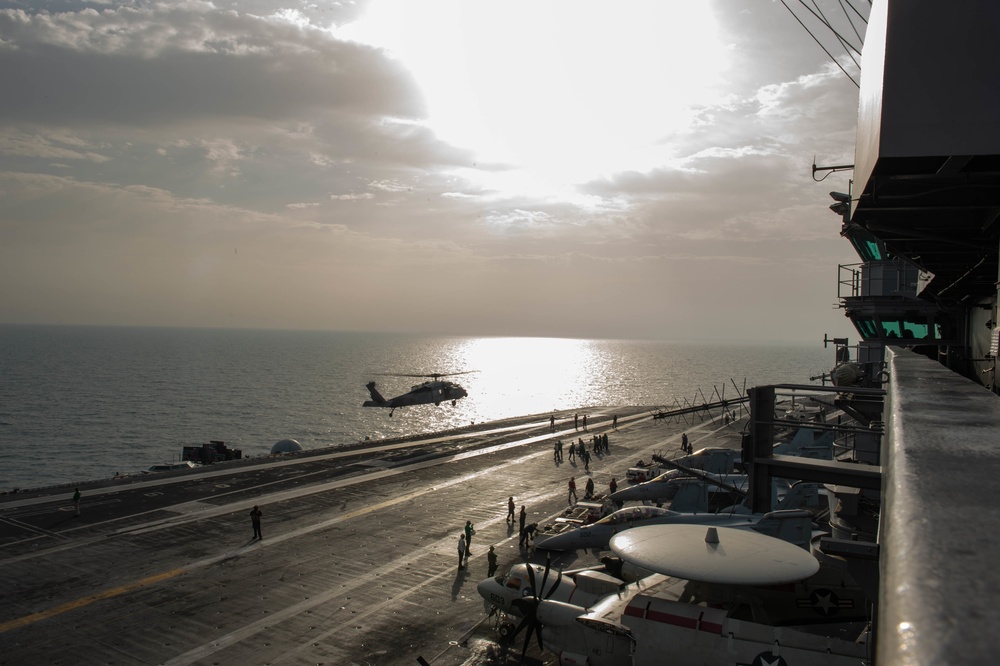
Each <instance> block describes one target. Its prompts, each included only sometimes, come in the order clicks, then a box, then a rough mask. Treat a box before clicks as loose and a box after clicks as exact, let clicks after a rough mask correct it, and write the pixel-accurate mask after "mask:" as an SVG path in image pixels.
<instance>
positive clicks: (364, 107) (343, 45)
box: [0, 8, 424, 126]
mask: <svg viewBox="0 0 1000 666" xmlns="http://www.w3.org/2000/svg"><path fill="white" fill-rule="evenodd" d="M0 35H2V39H3V42H2V45H0V60H2V62H3V67H2V68H0V86H2V89H3V90H4V95H3V96H2V97H0V114H2V115H3V116H4V118H5V119H6V120H7V121H8V122H12V121H13V122H18V121H20V122H33V123H59V124H66V125H72V126H81V125H83V126H86V125H104V124H121V125H131V126H147V125H149V124H163V123H171V124H173V123H184V122H186V121H189V120H193V121H197V120H202V119H206V118H211V117H229V118H240V117H246V118H260V119H271V120H276V119H284V118H289V117H296V116H303V115H304V116H307V117H308V116H312V115H317V114H322V113H328V112H333V111H339V112H348V113H356V114H361V115H382V116H391V117H398V118H420V117H422V116H423V115H424V109H423V107H422V103H421V102H420V97H419V95H418V94H417V90H416V89H415V87H414V84H413V81H412V79H411V78H410V76H409V74H408V73H407V72H406V71H405V70H404V69H402V68H401V67H400V66H399V65H398V63H396V62H394V61H392V60H389V59H388V58H386V57H385V55H384V54H383V53H381V52H380V51H378V50H377V49H373V48H370V47H366V46H362V45H359V44H353V43H349V42H343V41H338V40H336V39H334V38H333V37H332V36H331V35H330V33H328V32H324V31H320V30H316V29H302V28H299V27H298V26H295V25H292V24H289V23H287V22H283V21H280V20H276V19H272V20H264V19H261V18H258V17H253V16H248V15H237V14H234V13H231V12H228V13H224V12H207V11H182V10H181V9H179V8H178V9H174V10H172V11H170V12H169V13H166V14H160V15H158V16H157V17H156V20H155V21H154V20H153V18H152V15H151V13H147V12H142V11H134V10H126V9H120V10H117V11H115V12H106V13H97V12H88V11H84V12H81V13H78V14H74V15H72V20H71V18H70V17H69V16H63V15H60V16H29V15H26V14H25V13H23V12H17V11H12V10H8V11H3V12H0Z"/></svg>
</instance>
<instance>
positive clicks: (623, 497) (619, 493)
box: [609, 488, 640, 504]
mask: <svg viewBox="0 0 1000 666" xmlns="http://www.w3.org/2000/svg"><path fill="white" fill-rule="evenodd" d="M609 497H610V498H611V501H613V502H614V503H615V504H621V503H622V502H631V501H632V500H637V499H640V498H639V497H638V492H636V490H635V488H625V489H624V490H616V491H615V492H613V493H611V495H609Z"/></svg>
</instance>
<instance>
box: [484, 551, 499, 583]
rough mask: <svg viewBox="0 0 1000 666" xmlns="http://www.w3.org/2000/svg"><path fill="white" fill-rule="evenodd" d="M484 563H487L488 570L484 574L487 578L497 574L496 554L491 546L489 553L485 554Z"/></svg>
mask: <svg viewBox="0 0 1000 666" xmlns="http://www.w3.org/2000/svg"><path fill="white" fill-rule="evenodd" d="M486 561H487V562H488V563H489V567H490V568H489V570H488V571H487V572H486V575H487V576H490V577H491V578H492V577H493V574H495V573H496V572H497V554H496V552H495V551H494V550H493V546H490V552H488V553H486Z"/></svg>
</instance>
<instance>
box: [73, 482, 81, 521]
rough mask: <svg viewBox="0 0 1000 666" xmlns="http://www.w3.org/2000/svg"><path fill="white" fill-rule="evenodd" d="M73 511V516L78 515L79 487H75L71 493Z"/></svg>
mask: <svg viewBox="0 0 1000 666" xmlns="http://www.w3.org/2000/svg"><path fill="white" fill-rule="evenodd" d="M73 511H75V513H74V514H73V515H74V516H79V515H80V489H79V488H76V492H74V493H73Z"/></svg>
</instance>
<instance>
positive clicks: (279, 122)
mask: <svg viewBox="0 0 1000 666" xmlns="http://www.w3.org/2000/svg"><path fill="white" fill-rule="evenodd" d="M91 4H93V3H91ZM95 6H96V5H95ZM364 6H365V3H359V4H358V5H349V4H344V5H330V6H328V7H323V8H320V7H318V6H315V7H313V6H308V7H307V6H304V5H303V6H300V7H297V8H289V7H287V6H286V7H280V6H278V5H277V3H274V2H271V1H270V0H245V1H241V2H235V1H234V2H229V1H228V0H219V2H218V3H216V4H210V3H206V2H197V1H190V0H186V1H183V2H178V3H143V4H137V5H131V4H129V5H125V4H108V5H107V6H104V7H101V8H100V9H99V10H98V9H92V8H88V7H85V6H83V5H81V4H77V3H73V2H68V1H66V2H63V1H61V0H60V1H59V2H50V3H48V5H46V7H47V9H48V11H31V12H29V11H24V10H19V9H0V35H3V38H2V39H3V42H2V43H0V58H3V60H4V67H3V68H0V85H2V86H3V88H2V89H3V90H4V94H3V95H2V96H0V197H2V199H3V201H4V203H5V205H4V206H3V208H2V209H0V279H3V280H5V281H8V282H9V281H11V280H19V282H18V284H19V285H23V288H19V289H18V290H17V291H16V293H6V294H0V311H2V312H4V313H5V315H4V316H5V317H6V318H9V319H10V320H14V321H79V322H85V323H132V324H149V325H157V324H162V323H171V324H175V325H238V326H265V327H267V326H279V327H302V328H335V329H345V328H348V329H360V330H364V329H384V330H427V331H452V332H459V333H461V332H468V333H473V334H497V335H503V334H513V335H521V334H540V335H541V334H544V335H568V336H574V335H577V336H583V337H588V336H589V337H594V336H597V337H671V336H675V337H686V338H691V337H698V336H699V335H706V336H707V335H716V334H721V333H724V332H725V329H726V326H727V325H728V326H731V325H732V321H734V320H739V319H740V318H741V317H742V318H745V321H746V322H750V321H759V320H763V319H769V320H771V321H778V320H779V319H781V318H782V317H784V321H783V324H782V326H781V328H782V331H781V333H780V335H781V337H783V338H785V339H791V338H801V337H805V336H806V335H809V336H812V335H813V333H814V332H815V329H816V328H817V327H819V324H817V323H816V322H818V321H820V320H822V321H827V320H829V319H831V318H832V316H829V315H828V313H827V310H829V304H828V303H827V302H826V300H823V299H815V298H814V299H813V300H812V301H810V300H809V299H808V298H806V297H805V296H804V294H805V292H806V291H807V289H808V288H813V289H815V290H816V292H817V293H819V292H822V291H824V290H829V288H830V285H831V284H832V283H833V281H834V280H835V278H833V277H831V271H834V272H835V270H836V269H835V266H836V264H837V263H838V262H839V261H840V260H841V259H842V258H843V257H844V256H845V255H846V256H847V258H850V248H849V246H848V245H847V244H846V243H844V242H843V241H842V240H841V239H839V237H838V236H837V234H836V229H837V225H836V223H837V220H836V219H835V216H833V215H832V214H831V213H830V212H829V211H828V210H827V209H826V203H827V202H826V200H825V196H826V194H825V193H826V191H827V190H828V189H836V187H835V188H829V187H827V186H826V185H817V184H816V183H813V182H812V180H811V174H810V171H809V166H810V164H811V161H812V159H813V155H814V154H818V155H819V156H820V157H819V159H820V160H821V161H822V160H823V159H831V160H834V159H836V160H838V161H839V160H843V159H846V160H848V161H849V160H850V159H852V158H851V155H850V149H851V146H852V145H853V122H854V115H855V113H856V101H857V100H856V91H854V92H852V90H851V86H850V84H849V82H846V81H841V80H840V79H838V78H837V76H838V75H837V72H836V71H835V70H834V69H832V68H831V66H829V65H824V64H822V57H821V56H816V55H815V53H813V49H814V48H815V47H814V46H813V45H808V47H807V48H808V49H809V51H808V52H806V51H803V50H802V48H801V45H800V44H798V43H797V42H796V41H795V40H794V39H793V40H788V41H782V39H783V37H782V39H779V38H778V37H780V36H781V35H782V31H783V30H784V31H785V32H786V33H787V34H792V30H789V29H788V28H789V26H788V25H785V24H784V19H785V18H787V17H782V16H781V14H780V13H778V14H775V13H774V12H772V11H770V10H768V11H765V10H763V9H761V7H760V6H759V4H755V3H739V6H740V7H742V8H743V9H742V10H741V11H740V12H728V11H717V12H716V14H717V16H718V18H719V21H720V26H721V27H722V30H723V33H724V35H725V37H726V39H727V40H728V48H729V49H730V51H731V53H732V54H736V55H737V56H738V57H735V58H731V59H730V60H731V66H730V68H729V69H727V70H726V71H725V72H722V74H721V76H722V78H720V79H719V81H720V82H721V83H719V85H722V84H725V85H726V86H728V87H727V88H726V89H725V90H719V91H715V93H718V94H714V93H713V94H711V95H707V96H706V97H705V98H704V99H706V100H709V101H707V102H705V103H703V104H702V105H701V106H698V107H693V108H689V109H688V110H687V112H686V113H685V114H680V115H678V116H677V121H676V122H672V123H660V124H659V125H658V127H659V129H658V130H657V132H658V133H657V134H655V135H649V136H647V137H644V138H639V139H637V141H638V142H639V143H641V144H643V145H642V146H641V147H642V150H641V151H639V152H640V153H641V155H640V158H638V159H637V160H636V162H635V164H629V162H628V160H626V159H625V158H626V157H627V156H628V155H627V153H628V151H627V150H625V148H630V147H631V144H630V145H629V146H626V145H624V144H623V143H622V142H620V141H619V142H615V141H613V140H608V139H607V137H622V136H629V137H633V138H634V137H635V135H634V133H633V132H632V130H633V129H634V127H633V125H634V122H633V121H634V119H635V117H636V116H635V115H634V114H632V115H630V114H628V113H624V114H623V113H622V112H621V110H622V108H623V106H627V105H623V104H622V103H621V101H622V100H618V102H619V103H617V104H608V105H607V106H606V112H602V113H601V114H598V115H600V118H599V120H600V122H591V123H589V124H588V123H584V124H583V125H580V124H579V123H577V124H574V123H569V122H565V123H561V124H559V118H558V113H556V114H554V116H553V113H546V114H536V113H534V109H533V105H534V106H537V103H536V102H533V101H532V100H531V99H526V98H523V97H518V96H517V95H516V94H514V96H513V98H512V99H511V100H509V103H511V104H513V105H514V106H515V107H516V109H517V116H518V118H520V119H522V120H524V119H529V120H530V119H532V118H534V119H535V120H536V121H537V120H538V118H539V117H541V116H544V118H545V122H547V123H556V124H559V126H558V127H556V125H552V127H555V128H556V129H559V130H560V136H561V137H562V139H560V140H561V141H563V142H564V145H565V147H566V149H565V150H564V151H562V152H560V153H558V154H557V155H555V156H554V157H555V158H558V159H553V160H552V161H551V162H550V164H563V165H567V166H568V167H572V166H573V163H574V162H581V161H584V158H587V159H586V161H588V163H598V164H601V159H591V158H594V157H598V158H600V155H598V147H600V146H607V145H611V146H612V147H613V148H614V152H613V153H609V157H608V158H607V166H606V167H605V168H604V169H603V173H602V174H601V175H600V176H599V177H590V176H588V178H587V179H586V180H581V179H579V178H576V179H574V178H566V177H563V176H562V175H560V174H552V173H548V172H546V171H545V170H544V169H532V168H528V167H526V165H525V164H524V163H519V162H517V161H516V160H515V159H513V158H509V159H508V157H506V156H505V157H504V158H503V159H501V158H496V159H492V158H484V157H483V156H482V155H481V154H480V153H479V152H478V151H477V147H476V146H456V145H450V144H449V143H447V142H445V141H444V140H442V138H441V136H439V135H438V134H436V133H435V131H434V129H432V128H433V127H434V125H433V123H431V122H430V120H431V119H430V117H429V115H428V114H429V106H428V104H427V102H426V101H425V99H424V96H423V95H424V93H423V91H422V90H421V89H419V88H418V87H417V82H416V79H415V78H414V75H413V74H412V73H411V71H410V70H409V69H408V68H407V66H406V63H405V62H404V61H403V60H401V59H399V58H397V56H396V55H394V54H392V53H390V52H388V51H386V50H383V49H382V48H377V47H374V46H370V45H364V44H361V43H358V42H354V41H350V40H348V39H346V38H345V35H349V34H350V31H349V30H346V29H345V28H344V24H345V22H347V21H348V20H351V19H352V18H354V17H356V16H357V15H359V14H360V13H361V12H362V11H363V10H364ZM725 6H727V7H728V5H725ZM594 7H597V5H595V6H594ZM501 10H502V11H501ZM410 11H413V12H416V15H419V10H417V9H416V8H413V9H412V10H410ZM497 11H501V13H503V12H506V11H508V9H507V8H506V7H501V6H499V5H497ZM396 27H397V28H398V26H396ZM415 27H416V26H407V29H408V31H409V34H410V35H411V36H412V35H414V34H416V33H414V32H413V29H414V28H415ZM626 27H627V26H625V25H624V24H619V26H618V29H619V31H620V30H624V29H625V28H626ZM577 36H578V37H580V36H581V35H577ZM546 40H547V37H546V38H545V39H540V40H538V42H537V43H538V44H540V45H542V46H544V45H545V44H548V42H547V41H546ZM454 41H455V42H456V43H457V42H460V41H461V40H454ZM505 48H510V49H515V48H517V45H516V44H515V43H514V42H512V41H511V42H510V44H508V45H506V47H505ZM692 48H694V47H692ZM771 51H773V52H774V53H772V52H771ZM637 52H642V49H639V50H638V51H637ZM439 55H442V54H439ZM443 55H448V54H443ZM486 55H491V56H498V57H497V60H496V63H494V65H493V66H494V68H495V71H497V72H500V73H503V71H504V68H503V67H502V63H503V57H502V56H504V52H503V49H502V48H501V49H499V50H498V52H497V53H492V52H488V53H486ZM716 55H717V54H716ZM692 57H697V54H696V53H694V52H692ZM595 59H596V60H600V58H599V54H595ZM758 59H759V60H758ZM523 60H524V59H523V58H522V61H523ZM570 60H572V59H570ZM560 62H561V63H562V64H561V66H569V64H571V63H568V61H567V59H566V58H563V59H562V60H561V61H560ZM609 62H610V61H609ZM761 63H764V64H763V65H762V64H761ZM522 64H524V63H523V62H522ZM549 65H551V63H550V64H549ZM602 67H603V69H602V72H601V76H602V79H601V80H603V81H612V82H614V81H625V80H627V81H629V82H633V83H634V82H640V83H641V84H642V85H646V86H657V85H658V84H659V83H660V82H659V81H658V80H657V79H656V73H657V72H663V71H664V70H663V69H662V68H661V69H655V68H649V67H648V63H645V62H643V61H642V59H641V58H639V59H636V61H635V62H632V63H630V64H629V67H630V68H631V69H630V70H629V71H628V72H618V73H616V72H615V71H614V68H613V67H611V66H610V65H609V63H602ZM447 71H448V72H451V71H453V70H452V69H448V70H447ZM539 71H543V70H541V69H539ZM572 74H573V77H584V78H583V79H579V80H586V78H585V77H586V72H580V73H572ZM619 74H620V75H621V77H624V78H620V77H619V78H616V76H618V75H619ZM626 75H627V76H626ZM446 80H447V79H446ZM567 80H570V79H569V78H568V79H567ZM573 80H578V79H573ZM448 81H449V82H450V83H454V82H453V81H450V80H448ZM540 82H543V80H542V79H541V78H535V79H533V81H532V85H541V83H540ZM475 83H476V87H477V89H478V90H486V88H488V87H489V85H490V81H489V80H488V79H487V78H481V79H478V80H476V82H475ZM630 85H631V84H630ZM546 92H551V91H546ZM605 92H607V91H605ZM619 92H622V91H621V90H619ZM587 94H588V95H591V96H594V95H597V96H600V95H601V94H603V93H602V91H601V90H597V89H595V90H589V91H587ZM591 98H592V99H593V97H591ZM491 99H492V98H491ZM539 99H541V98H539ZM622 99H625V98H624V97H623V98H622ZM628 99H638V98H632V97H628ZM672 101H677V100H672ZM852 107H853V108H852ZM496 111H497V110H496V109H493V113H492V114H491V115H489V117H491V118H493V119H494V120H495V121H496V122H498V123H501V122H506V121H505V116H504V114H502V113H498V112H496ZM547 111H548V110H547ZM593 111H594V113H596V110H593ZM650 112H651V111H650V109H644V110H643V114H640V115H643V116H648V115H650ZM583 115H586V114H583ZM583 115H580V117H583ZM654 115H655V114H654ZM577 120H579V117H578V118H577ZM689 120H690V121H691V122H690V123H689V122H688V121H689ZM630 123H631V124H630ZM536 124H538V123H537V122H536ZM512 127H513V126H507V125H505V126H503V127H498V128H497V130H498V131H497V132H496V135H497V136H498V137H503V136H508V135H509V133H510V132H512V131H514V129H516V128H514V129H512ZM581 127H582V129H581ZM573 128H576V129H575V130H574V129H573ZM534 129H536V130H537V128H534ZM605 130H607V132H606V134H604V132H605ZM599 132H600V133H602V134H601V136H598V133H599ZM529 136H531V135H530V134H525V135H523V136H520V135H519V140H522V141H525V142H526V143H529V144H530V143H532V142H531V141H528V140H527V139H526V137H529ZM534 143H535V144H538V146H540V145H541V144H542V143H546V142H539V141H536V142H534ZM560 145H563V144H560ZM516 152H517V151H512V154H514V155H515V157H516ZM637 154H638V153H637ZM612 160H613V161H612ZM611 164H614V165H615V166H614V167H612V166H610V165H611ZM570 171H571V172H572V173H573V174H574V177H575V176H576V174H578V173H582V170H580V171H577V170H573V169H570ZM588 173H590V172H589V171H588ZM789 275H794V276H795V277H794V280H793V281H794V282H795V284H794V285H790V284H788V282H789V280H788V276H789ZM776 290H783V291H784V292H788V295H789V297H791V298H795V299H798V300H797V303H799V305H797V307H796V309H795V312H793V313H791V314H789V312H788V311H787V307H785V306H784V304H783V303H782V300H783V299H784V298H785V296H784V295H782V296H781V297H778V298H776V297H774V295H773V292H775V291H776ZM830 300H832V297H831V299H830ZM716 303H722V304H724V309H723V311H721V312H720V311H717V310H718V309H719V308H718V307H716V305H715V304H716ZM610 305H613V306H614V310H613V314H612V315H604V314H601V313H600V311H599V310H598V308H601V307H604V306H610ZM719 307H722V306H719ZM820 310H822V312H820ZM748 325H749V324H748ZM821 328H828V327H826V326H823V327H821ZM807 331H808V333H807ZM822 332H823V331H822V330H821V331H820V333H822ZM762 335H777V334H773V333H762Z"/></svg>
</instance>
